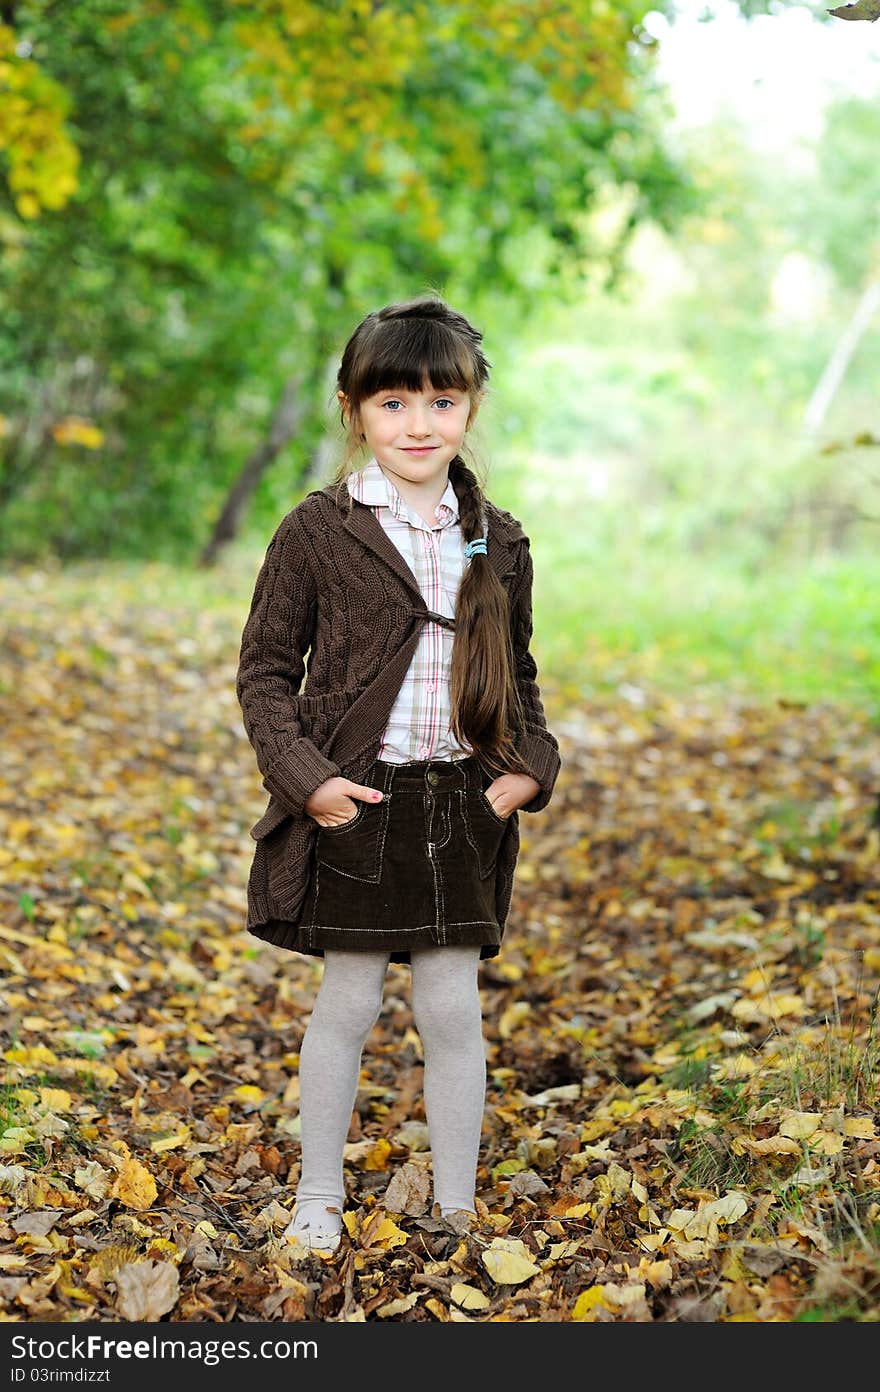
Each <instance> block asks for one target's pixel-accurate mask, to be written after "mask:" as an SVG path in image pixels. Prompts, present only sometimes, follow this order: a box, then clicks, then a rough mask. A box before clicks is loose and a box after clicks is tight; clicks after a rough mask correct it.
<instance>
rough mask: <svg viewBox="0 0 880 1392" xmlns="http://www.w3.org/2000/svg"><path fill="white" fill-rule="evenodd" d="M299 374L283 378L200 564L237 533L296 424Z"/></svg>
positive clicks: (301, 410) (300, 400)
mask: <svg viewBox="0 0 880 1392" xmlns="http://www.w3.org/2000/svg"><path fill="white" fill-rule="evenodd" d="M302 384H303V375H302V374H300V375H298V376H296V377H291V378H289V379H288V380H287V382H285V384H284V388H283V390H282V393H281V400H280V402H279V403H278V408H277V410H276V412H275V414H274V416H273V417H272V423H271V425H270V427H269V435H268V438H267V439H266V440H264V442H263V443H262V444H261V445H258V446H257V448H256V449H255V450H254V452H253V454H252V455H251V456H250V458H249V459H248V460H246V461H245V465H244V468H243V469H242V471H241V473H240V474H239V476H238V478H237V479H236V480H235V483H234V484H233V485H232V488H231V489H230V491H229V494H228V496H227V499H226V502H225V503H224V504H223V509H222V511H221V513H220V516H219V517H218V518H217V521H216V522H215V524H214V530H213V531H212V533H211V536H210V538H209V540H208V542H207V544H206V545H205V547H204V548H203V550H202V553H201V555H200V556H199V561H198V564H199V566H200V567H202V568H206V567H208V566H212V565H213V564H214V562H215V561H216V560H217V556H218V555H219V553H220V551H221V550H222V548H223V547H224V546H226V545H227V544H228V543H229V542H230V541H233V540H234V538H235V537H236V536H237V535H238V530H239V528H240V526H241V521H242V518H243V516H244V514H245V511H246V510H247V505H248V503H249V502H250V500H251V498H252V497H253V494H254V492H255V491H256V488H257V485H258V484H259V482H260V479H261V478H262V477H263V474H264V473H265V472H266V470H267V469H268V467H269V465H270V464H272V463H273V462H274V460H275V459H276V458H277V457H278V454H279V453H280V451H281V450H282V449H283V448H284V446H285V445H286V444H287V441H288V440H289V439H290V438H291V436H292V435H294V434H295V433H296V431H297V430H298V429H299V427H300V423H301V421H302V418H303V414H304V411H305V407H304V404H303V398H302V392H301V388H302Z"/></svg>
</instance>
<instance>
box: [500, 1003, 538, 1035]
mask: <svg viewBox="0 0 880 1392" xmlns="http://www.w3.org/2000/svg"><path fill="white" fill-rule="evenodd" d="M531 1013H532V1007H531V1006H530V1005H529V1003H528V1001H514V1002H513V1004H512V1005H509V1006H508V1007H507V1009H506V1010H505V1011H503V1012H502V1015H501V1019H500V1020H499V1021H498V1033H499V1034H500V1035H501V1038H502V1039H509V1038H510V1036H511V1035H512V1034H513V1032H514V1030H516V1029H519V1027H520V1025H522V1024H524V1023H525V1021H526V1020H527V1019H528V1017H529V1015H531Z"/></svg>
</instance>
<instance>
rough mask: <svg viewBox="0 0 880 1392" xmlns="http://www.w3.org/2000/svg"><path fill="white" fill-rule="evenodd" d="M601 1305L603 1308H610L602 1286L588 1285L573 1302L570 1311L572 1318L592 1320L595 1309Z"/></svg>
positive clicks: (594, 1315) (594, 1316)
mask: <svg viewBox="0 0 880 1392" xmlns="http://www.w3.org/2000/svg"><path fill="white" fill-rule="evenodd" d="M600 1306H601V1308H602V1309H603V1310H610V1308H611V1306H610V1305H609V1304H608V1302H607V1301H606V1299H605V1291H604V1288H603V1287H602V1286H590V1287H589V1288H588V1289H587V1290H585V1291H581V1293H580V1295H579V1296H578V1298H577V1300H576V1301H575V1302H574V1305H573V1307H572V1311H571V1317H572V1319H573V1320H594V1319H595V1318H596V1313H595V1312H596V1310H597V1309H598V1308H599V1307H600Z"/></svg>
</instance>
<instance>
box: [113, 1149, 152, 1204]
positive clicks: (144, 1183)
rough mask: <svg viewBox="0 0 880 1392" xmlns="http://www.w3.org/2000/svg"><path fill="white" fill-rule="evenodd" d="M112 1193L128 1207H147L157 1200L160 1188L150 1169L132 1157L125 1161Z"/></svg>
mask: <svg viewBox="0 0 880 1392" xmlns="http://www.w3.org/2000/svg"><path fill="white" fill-rule="evenodd" d="M111 1193H112V1196H113V1197H114V1198H116V1199H119V1201H120V1203H124V1204H125V1206H126V1208H138V1209H145V1208H149V1207H150V1205H151V1204H152V1203H154V1202H155V1199H156V1195H157V1193H158V1190H157V1188H156V1181H155V1179H154V1178H153V1176H152V1175H151V1174H150V1171H149V1170H148V1169H146V1168H145V1167H144V1166H143V1165H142V1164H141V1163H140V1161H139V1160H135V1159H134V1158H133V1157H132V1158H129V1159H128V1160H125V1161H123V1164H122V1168H121V1170H120V1171H119V1173H118V1175H117V1176H116V1180H115V1183H114V1185H113V1189H112V1190H111Z"/></svg>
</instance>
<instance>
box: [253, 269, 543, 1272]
mask: <svg viewBox="0 0 880 1392" xmlns="http://www.w3.org/2000/svg"><path fill="white" fill-rule="evenodd" d="M481 340H482V335H481V334H480V333H479V332H478V331H477V330H476V329H475V328H474V327H473V326H472V325H471V324H470V323H469V322H468V321H467V319H465V318H464V317H463V316H462V315H461V314H458V313H456V312H455V311H454V310H452V309H451V308H450V307H449V306H448V305H446V304H445V303H444V302H443V301H442V300H441V299H439V298H435V297H434V296H427V297H424V298H418V299H414V300H411V301H407V302H405V303H402V304H392V305H388V306H386V307H385V308H384V309H381V310H378V311H377V312H374V313H371V314H368V315H367V317H366V319H364V320H363V322H362V323H361V324H359V325H358V327H357V328H356V329H355V331H354V333H353V334H352V336H351V338H350V339H349V341H348V343H347V344H346V347H345V350H344V352H343V355H342V361H341V364H340V367H339V372H338V375H337V386H338V393H337V395H338V399H339V404H340V408H341V414H342V424H343V428H344V429H345V431H346V449H345V454H344V458H343V460H342V462H341V463H340V465H339V467H338V469H337V471H336V476H335V478H334V480H333V482H332V483H330V484H328V485H327V486H326V487H324V488H320V489H316V490H314V491H313V492H310V493H309V494H308V495H307V496H306V497H305V498H304V499H303V500H302V501H301V502H300V503H298V504H297V506H296V507H294V508H293V509H292V510H291V511H290V512H288V513H287V515H286V516H285V517H284V518H283V519H282V521H281V523H280V525H279V527H278V528H277V530H276V532H275V534H274V536H273V537H272V540H271V541H270V543H269V547H268V550H267V552H266V557H265V560H264V563H263V566H262V568H261V570H260V573H259V575H258V577H257V582H256V588H255V591H254V596H253V601H252V604H251V609H250V614H249V616H248V619H247V623H246V624H245V628H244V632H243V635H242V643H241V656H240V664H239V670H238V680H237V685H236V689H237V693H238V698H239V701H240V704H241V708H242V714H243V719H244V726H245V729H246V731H247V736H248V739H249V740H250V742H251V744H252V745H253V748H254V752H255V755H256V760H257V764H258V767H259V770H260V772H261V774H262V776H263V785H264V787H265V788H266V790H267V791H268V793H269V794H270V798H269V804H268V807H267V809H266V812H265V814H264V816H263V817H262V818H261V819H260V821H259V822H257V824H256V826H254V827H252V829H251V835H252V836H253V838H254V839H255V841H256V843H257V844H256V848H255V852H254V858H253V864H252V867H251V872H250V876H249V879H248V918H247V928H248V931H249V932H251V933H253V934H254V935H255V936H256V937H259V938H262V939H264V940H266V941H268V942H271V943H274V944H276V945H277V946H279V947H284V948H288V949H290V950H291V951H294V952H300V953H303V954H307V955H310V956H313V957H321V958H323V973H322V978H321V985H320V988H319V990H318V994H317V998H316V1001H315V1005H314V1009H313V1011H312V1014H311V1016H310V1019H309V1023H308V1026H307V1028H306V1031H305V1034H304V1037H303V1041H302V1047H301V1051H300V1059H299V1081H300V1122H301V1133H300V1135H301V1144H302V1157H301V1158H302V1164H301V1170H300V1178H299V1183H298V1185H297V1191H296V1202H295V1206H294V1210H293V1217H292V1219H291V1222H290V1225H289V1227H288V1228H287V1230H286V1233H285V1236H287V1237H289V1238H291V1239H295V1240H296V1241H298V1242H299V1243H300V1244H301V1245H302V1246H303V1247H305V1248H307V1249H310V1250H311V1249H314V1250H319V1251H325V1252H332V1251H334V1250H335V1248H336V1246H337V1245H338V1243H339V1240H340V1235H341V1228H342V1209H343V1205H344V1202H345V1186H344V1179H343V1147H344V1145H345V1141H346V1138H347V1135H348V1129H349V1125H350V1123H351V1116H352V1111H353V1108H354V1103H355V1099H356V1095H357V1087H358V1080H359V1075H360V1062H361V1054H362V1050H363V1047H364V1044H365V1042H366V1039H367V1036H368V1034H369V1033H370V1030H371V1029H372V1027H373V1025H374V1024H375V1023H376V1020H377V1019H378V1017H379V1012H380V1010H381V1007H382V996H383V985H384V978H385V972H386V968H387V966H388V963H389V961H391V962H405V963H408V964H409V965H410V968H411V981H412V1010H413V1017H414V1020H415V1024H416V1028H417V1030H418V1032H419V1037H420V1040H421V1044H422V1052H423V1056H424V1078H423V1082H424V1104H425V1115H426V1120H427V1124H428V1131H429V1137H430V1145H431V1160H432V1171H433V1192H434V1203H435V1208H434V1212H435V1214H436V1213H437V1211H438V1210H439V1214H440V1216H441V1217H443V1218H448V1217H449V1216H450V1215H451V1214H453V1213H455V1212H456V1211H457V1210H465V1211H466V1213H469V1214H474V1213H475V1194H474V1189H475V1183H476V1169H477V1159H478V1151H479V1144H480V1133H481V1124H482V1117H483V1110H484V1099H485V1087H486V1058H485V1052H484V1042H483V1034H482V1015H481V1008H480V999H479V991H478V967H479V963H480V960H481V959H483V958H486V957H494V956H496V955H497V954H498V951H499V948H500V944H501V939H502V934H503V930H504V924H505V920H506V917H507V912H508V908H509V904H510V897H511V888H512V884H513V877H514V867H515V864H516V859H517V853H518V850H519V829H518V817H517V812H518V810H520V809H522V810H523V811H526V812H538V811H540V810H541V809H542V808H543V807H545V806H546V805H547V803H548V801H549V799H550V795H551V793H552V791H553V785H554V783H555V781H556V777H557V774H558V772H559V767H560V756H559V746H558V744H557V741H556V739H555V738H554V736H553V735H552V734H551V733H550V732H549V731H548V729H547V724H546V720H545V718H544V709H543V706H542V702H541V697H540V692H539V689H538V686H537V684H536V680H535V679H536V675H537V671H536V666H535V662H534V660H533V658H532V656H531V654H530V652H529V641H530V639H531V635H532V562H531V556H530V552H529V541H528V537H527V536H526V535H525V533H524V532H523V530H522V528H521V527H520V525H519V523H518V522H517V521H516V519H515V518H514V517H512V516H511V514H510V513H509V512H505V511H503V510H502V509H501V508H499V507H497V506H495V504H494V503H492V502H490V501H489V499H488V498H487V497H486V496H485V494H484V493H483V491H482V489H481V486H480V484H479V483H478V481H477V479H476V477H475V475H474V474H473V472H472V471H471V470H470V469H469V468H468V467H467V466H466V465H465V463H464V461H463V459H462V455H461V452H462V449H463V447H464V439H465V435H466V434H467V432H468V430H469V429H470V427H471V426H472V425H473V422H474V419H475V417H476V414H477V410H478V408H479V404H480V401H481V399H482V397H483V396H484V395H485V390H486V383H487V380H488V375H489V366H490V364H489V363H488V361H487V359H486V358H485V357H484V355H483V353H482V351H481V349H480V343H481ZM358 456H361V458H360V462H359V463H358V462H357V460H358ZM307 654H308V673H307V675H306V680H305V684H304V685H302V679H303V676H304V675H305V674H306V662H305V659H306V655H307ZM463 1221H464V1222H465V1223H467V1221H468V1220H467V1218H465V1219H463Z"/></svg>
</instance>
